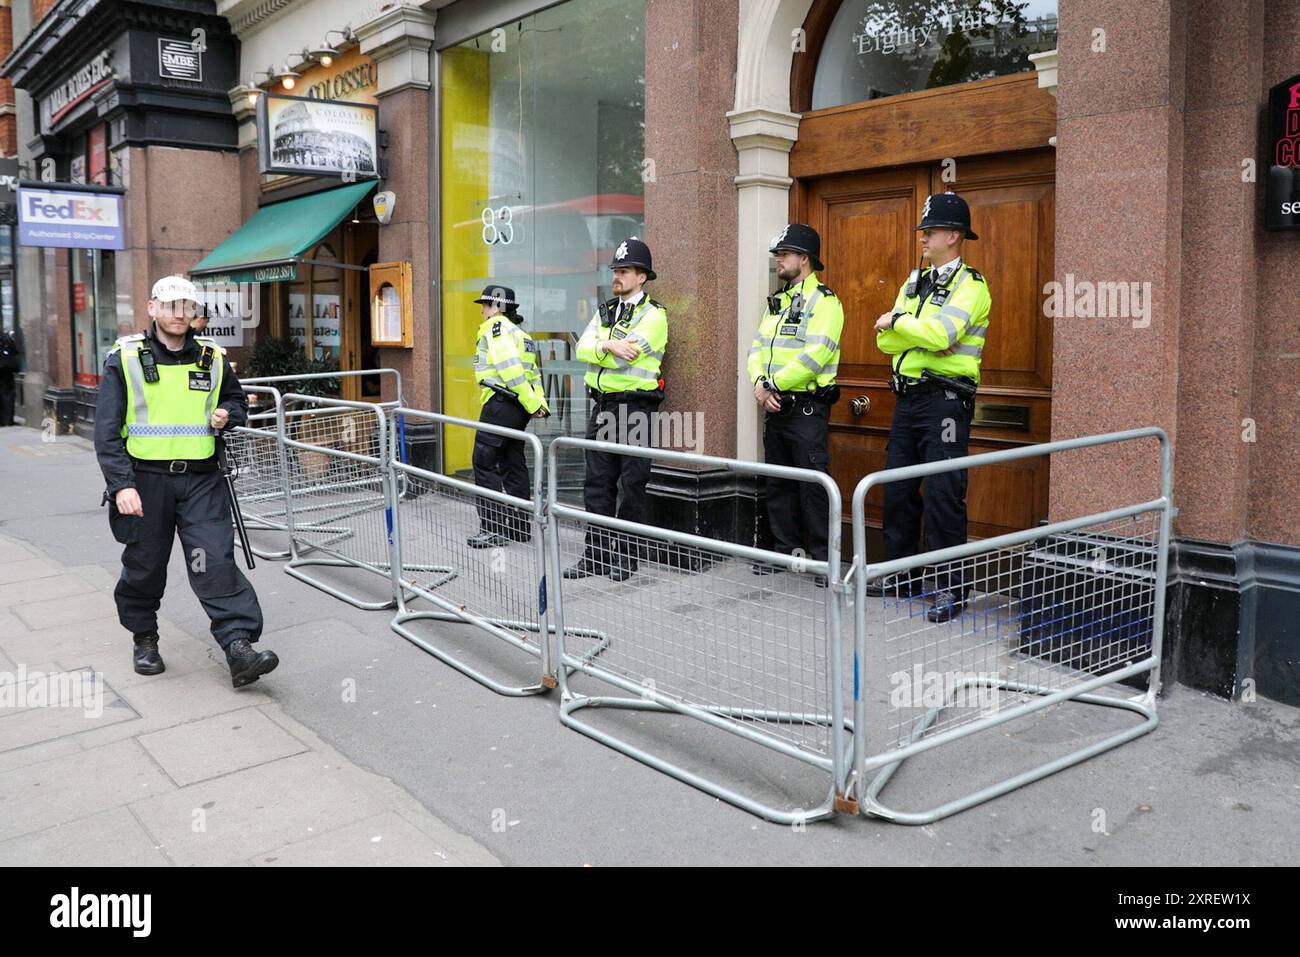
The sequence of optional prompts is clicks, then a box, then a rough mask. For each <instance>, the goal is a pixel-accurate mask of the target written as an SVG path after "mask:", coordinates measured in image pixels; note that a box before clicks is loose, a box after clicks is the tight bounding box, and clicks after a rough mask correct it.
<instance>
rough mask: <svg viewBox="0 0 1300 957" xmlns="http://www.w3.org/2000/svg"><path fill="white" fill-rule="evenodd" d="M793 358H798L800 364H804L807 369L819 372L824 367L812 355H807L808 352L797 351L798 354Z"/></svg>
mask: <svg viewBox="0 0 1300 957" xmlns="http://www.w3.org/2000/svg"><path fill="white" fill-rule="evenodd" d="M795 358H796V359H798V360H799V364H800V365H802V366H805V367H806V368H808V369H811V370H812V371H813V372H821V371H822V369H823V368H824V367H823V365H822V364H821V363H820V362H818V361H817V360H816V359H814V358H813V357H812V356H810V355H808V353H806V352H801V353H799V355H797V356H795Z"/></svg>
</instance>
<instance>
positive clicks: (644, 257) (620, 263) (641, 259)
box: [609, 236, 655, 280]
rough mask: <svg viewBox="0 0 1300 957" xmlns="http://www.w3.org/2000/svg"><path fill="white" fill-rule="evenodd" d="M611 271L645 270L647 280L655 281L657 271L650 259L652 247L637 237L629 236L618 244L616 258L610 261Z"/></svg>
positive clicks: (615, 252)
mask: <svg viewBox="0 0 1300 957" xmlns="http://www.w3.org/2000/svg"><path fill="white" fill-rule="evenodd" d="M609 268H610V269H620V268H635V269H643V270H645V274H646V279H648V280H649V279H654V278H655V271H654V268H653V264H652V260H651V259H650V247H649V246H647V245H646V244H645V243H643V242H641V240H639V239H637V238H636V237H635V236H629V237H628V238H627V239H625V240H623V241H622V242H621V243H619V244H618V249H615V250H614V258H613V259H611V260H610V261H609Z"/></svg>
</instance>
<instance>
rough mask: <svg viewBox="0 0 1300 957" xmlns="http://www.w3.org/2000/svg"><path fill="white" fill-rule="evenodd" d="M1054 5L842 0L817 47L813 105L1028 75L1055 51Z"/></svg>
mask: <svg viewBox="0 0 1300 957" xmlns="http://www.w3.org/2000/svg"><path fill="white" fill-rule="evenodd" d="M1056 13H1057V0H844V4H843V5H842V6H841V7H840V9H839V12H838V13H837V14H836V15H835V19H834V20H833V21H832V22H831V27H830V30H829V32H828V33H827V35H826V40H825V43H824V44H823V46H822V51H821V56H820V58H819V59H818V61H817V72H816V75H815V77H814V80H813V95H812V108H813V109H814V110H820V109H825V108H827V107H832V106H840V105H842V104H845V103H857V102H860V101H863V100H874V99H878V98H880V97H885V96H894V95H896V94H899V93H910V92H913V91H915V90H927V89H932V88H935V87H941V86H950V85H952V84H954V83H969V82H972V81H974V80H985V79H988V78H990V77H994V76H1005V75H1008V74H1012V73H1024V72H1028V71H1031V70H1033V68H1034V66H1033V64H1032V63H1031V62H1030V60H1029V54H1031V53H1039V52H1042V51H1044V50H1051V49H1054V48H1055V47H1056V38H1057V19H1056Z"/></svg>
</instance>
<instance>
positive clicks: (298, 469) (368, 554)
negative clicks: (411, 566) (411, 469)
mask: <svg viewBox="0 0 1300 957" xmlns="http://www.w3.org/2000/svg"><path fill="white" fill-rule="evenodd" d="M283 400H284V402H285V404H286V405H287V404H288V403H290V402H293V403H296V404H297V405H298V408H294V409H292V410H290V411H288V412H285V413H284V426H283V429H282V430H281V438H280V441H281V444H282V445H284V446H285V448H286V449H287V450H288V451H287V458H288V463H287V468H288V474H289V479H290V485H291V494H290V495H289V497H288V509H287V511H286V516H285V517H286V519H287V525H288V532H289V550H290V552H291V556H290V558H289V562H288V564H287V565H286V566H285V571H286V572H287V573H288V574H289V575H292V576H293V577H294V578H297V579H299V580H300V581H304V582H306V583H307V584H309V585H311V586H313V587H314V588H319V589H320V590H321V591H323V592H325V593H327V594H330V595H333V596H334V597H336V598H340V599H342V600H343V601H346V602H347V603H348V604H350V605H353V606H355V607H357V608H361V609H364V610H367V611H381V610H383V609H387V608H392V607H394V605H395V604H396V599H395V597H394V596H393V594H392V593H391V589H390V590H389V593H388V594H387V597H386V598H385V599H383V600H374V599H373V598H367V597H364V596H358V595H352V594H349V593H348V592H345V591H343V590H342V588H340V587H338V586H337V585H334V584H331V583H329V582H326V581H323V580H321V579H320V578H316V577H314V576H312V575H309V574H308V573H306V572H304V571H303V570H302V569H304V568H306V567H309V566H326V567H332V568H355V569H360V570H363V571H367V572H370V573H372V574H375V575H378V576H380V577H382V578H384V579H385V580H386V581H388V582H390V584H391V579H392V575H393V572H394V562H393V548H394V546H393V542H392V523H393V513H392V505H391V503H392V501H393V490H392V488H391V485H392V470H391V469H390V467H389V463H390V461H391V458H392V446H391V444H390V442H389V421H388V417H387V415H386V412H385V410H384V408H382V407H381V406H380V405H378V404H376V403H373V402H349V401H346V400H343V399H333V398H322V397H319V396H308V395H298V394H296V393H292V392H291V393H288V394H286V395H285V396H284V397H283ZM304 516H305V517H306V520H305V521H304V520H303V519H304Z"/></svg>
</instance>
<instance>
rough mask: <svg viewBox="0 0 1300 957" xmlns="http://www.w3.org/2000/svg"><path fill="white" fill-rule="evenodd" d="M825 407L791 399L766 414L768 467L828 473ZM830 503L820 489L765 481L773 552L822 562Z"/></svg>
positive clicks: (827, 408)
mask: <svg viewBox="0 0 1300 957" xmlns="http://www.w3.org/2000/svg"><path fill="white" fill-rule="evenodd" d="M830 415H831V407H830V403H828V402H819V401H817V400H815V399H796V400H795V401H794V403H793V405H791V406H789V407H788V408H784V409H782V410H781V411H780V412H769V413H768V414H767V419H766V421H765V422H764V424H763V457H764V459H765V460H766V462H767V464H768V465H790V466H794V467H795V468H801V469H811V470H813V471H815V472H829V471H830V464H831V456H830V450H829V449H828V447H827V427H828V425H829V422H830ZM829 520H830V500H829V499H828V498H827V497H826V490H825V489H824V488H822V487H821V486H820V485H813V484H812V483H810V482H796V481H792V480H790V479H776V478H769V479H767V521H768V524H769V525H770V526H771V528H772V539H773V547H774V549H775V550H776V551H778V552H783V553H785V554H787V555H792V554H794V551H795V549H797V548H803V547H804V544H805V538H806V539H807V551H806V552H805V554H806V555H807V556H808V557H809V558H811V559H812V560H813V561H816V562H824V561H826V559H827V557H828V556H827V542H828V535H829V533H830V529H829V527H828V526H829Z"/></svg>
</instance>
